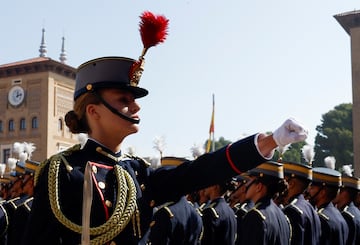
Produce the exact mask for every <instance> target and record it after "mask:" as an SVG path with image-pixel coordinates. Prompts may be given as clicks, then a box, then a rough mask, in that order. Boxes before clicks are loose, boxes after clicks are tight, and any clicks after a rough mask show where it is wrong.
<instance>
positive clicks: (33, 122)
mask: <svg viewBox="0 0 360 245" xmlns="http://www.w3.org/2000/svg"><path fill="white" fill-rule="evenodd" d="M38 127H39V123H38V118H37V117H33V118H32V119H31V128H38Z"/></svg>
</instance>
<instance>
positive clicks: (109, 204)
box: [105, 200, 112, 208]
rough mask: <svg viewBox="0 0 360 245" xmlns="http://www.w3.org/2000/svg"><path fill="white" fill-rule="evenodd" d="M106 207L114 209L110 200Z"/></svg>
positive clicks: (107, 201) (106, 202)
mask: <svg viewBox="0 0 360 245" xmlns="http://www.w3.org/2000/svg"><path fill="white" fill-rule="evenodd" d="M105 205H106V207H108V208H111V207H112V202H110V201H109V200H106V201H105Z"/></svg>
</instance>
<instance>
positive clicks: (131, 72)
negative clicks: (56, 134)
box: [74, 11, 169, 100]
mask: <svg viewBox="0 0 360 245" xmlns="http://www.w3.org/2000/svg"><path fill="white" fill-rule="evenodd" d="M168 23H169V20H168V19H167V18H166V17H165V16H163V15H154V14H153V13H151V12H149V11H144V12H143V13H142V14H141V16H140V23H139V31H140V35H141V41H142V43H143V50H142V52H141V55H140V57H139V59H138V60H134V59H130V58H125V57H117V56H110V57H100V58H97V59H93V60H89V61H87V62H85V63H83V64H82V65H80V66H79V67H78V69H77V73H76V85H75V92H74V100H76V99H77V98H78V97H79V96H80V95H82V94H84V93H86V92H88V91H95V90H98V89H102V88H117V89H122V90H126V91H130V92H131V93H133V95H134V97H135V98H141V97H144V96H146V95H147V94H148V91H147V90H146V89H144V88H140V87H138V83H139V81H140V78H141V75H142V73H143V71H144V65H145V54H146V52H147V50H148V49H149V48H151V47H153V46H156V45H157V44H159V43H162V42H164V41H165V39H166V36H167V34H168V33H167V29H168Z"/></svg>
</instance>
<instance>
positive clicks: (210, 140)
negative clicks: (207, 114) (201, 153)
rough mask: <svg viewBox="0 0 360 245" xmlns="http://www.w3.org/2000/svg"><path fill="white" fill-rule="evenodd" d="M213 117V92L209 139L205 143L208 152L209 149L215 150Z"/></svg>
mask: <svg viewBox="0 0 360 245" xmlns="http://www.w3.org/2000/svg"><path fill="white" fill-rule="evenodd" d="M214 118H215V95H214V94H213V105H212V114H211V122H210V128H209V140H208V142H207V145H206V152H210V150H211V151H214V150H215V141H214V132H215V124H214ZM211 146H212V147H211ZM210 148H212V149H210Z"/></svg>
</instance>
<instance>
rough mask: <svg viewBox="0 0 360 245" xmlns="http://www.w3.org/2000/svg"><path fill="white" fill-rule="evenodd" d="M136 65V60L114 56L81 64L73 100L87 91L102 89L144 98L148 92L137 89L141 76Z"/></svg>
mask: <svg viewBox="0 0 360 245" xmlns="http://www.w3.org/2000/svg"><path fill="white" fill-rule="evenodd" d="M137 64H138V62H137V61H136V60H133V59H130V58H125V57H116V56H109V57H101V58H97V59H93V60H90V61H87V62H85V63H83V64H82V65H80V66H79V68H78V70H77V74H76V85H75V92H74V100H76V99H77V98H78V97H79V96H80V95H82V94H84V93H86V92H88V91H95V90H98V89H102V88H116V89H121V90H125V91H129V92H131V93H132V94H133V95H134V96H135V98H141V97H144V96H146V95H147V94H148V91H147V90H146V89H144V88H140V87H138V83H139V80H140V77H141V74H139V70H138V69H136V65H137ZM140 72H141V73H142V71H140Z"/></svg>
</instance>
